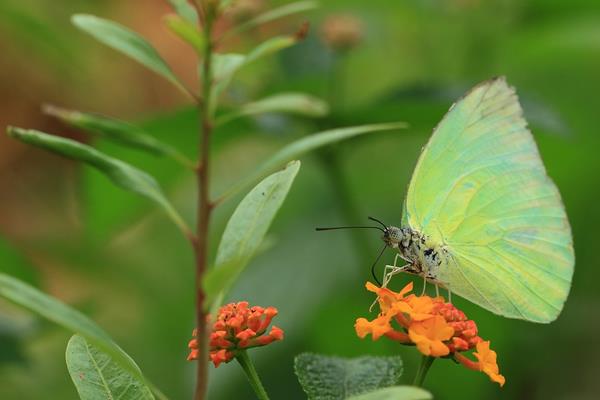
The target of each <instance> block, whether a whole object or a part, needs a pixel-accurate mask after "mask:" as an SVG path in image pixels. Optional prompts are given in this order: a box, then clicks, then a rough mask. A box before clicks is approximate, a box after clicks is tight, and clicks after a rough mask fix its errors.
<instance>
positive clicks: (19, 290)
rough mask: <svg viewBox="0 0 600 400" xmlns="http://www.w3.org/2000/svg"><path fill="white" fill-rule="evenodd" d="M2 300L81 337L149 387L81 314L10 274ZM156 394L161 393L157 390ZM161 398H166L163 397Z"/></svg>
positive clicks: (2, 278) (2, 280) (0, 280)
mask: <svg viewBox="0 0 600 400" xmlns="http://www.w3.org/2000/svg"><path fill="white" fill-rule="evenodd" d="M0 297H4V298H6V299H8V300H10V301H12V302H13V303H16V304H18V305H20V306H22V307H25V308H27V309H29V310H31V311H33V312H35V313H37V314H39V315H40V316H42V317H44V318H46V319H49V320H50V321H52V322H55V323H57V324H58V325H61V326H62V327H64V328H66V329H68V330H70V331H72V332H75V333H78V334H80V335H81V336H83V337H85V338H86V339H87V340H88V341H89V342H90V343H92V344H93V345H95V346H97V347H98V348H99V349H101V350H103V351H104V352H106V353H107V354H108V355H110V356H111V358H112V359H113V360H114V362H115V363H117V364H118V365H120V366H121V367H122V368H123V369H125V370H126V371H128V372H129V373H130V374H131V375H132V376H134V377H135V378H136V379H138V380H140V381H142V382H146V383H147V384H149V383H148V381H147V380H146V379H145V378H144V376H143V375H142V372H141V371H140V369H139V367H138V366H137V364H136V363H135V362H134V361H133V360H132V359H131V357H129V355H128V354H127V353H125V351H123V349H121V348H120V347H119V346H118V345H117V344H116V343H115V342H114V341H113V340H112V339H111V338H110V336H109V335H108V334H107V333H106V332H104V330H103V329H102V328H100V327H99V326H98V325H96V323H95V322H94V321H92V320H91V319H89V318H88V317H86V316H85V315H83V314H82V313H80V312H79V311H77V310H75V309H73V308H71V307H69V306H67V305H66V304H64V303H62V302H60V301H59V300H57V299H55V298H53V297H50V296H48V295H46V294H44V293H42V292H40V291H39V290H37V289H36V288H34V287H32V286H29V285H27V284H26V283H23V282H21V281H19V280H18V279H15V278H13V277H11V276H9V275H6V274H0ZM153 390H155V391H157V389H156V388H154V387H153ZM158 393H160V392H158ZM161 397H162V398H164V397H163V396H162V395H161Z"/></svg>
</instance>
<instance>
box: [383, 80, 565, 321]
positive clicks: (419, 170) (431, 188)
mask: <svg viewBox="0 0 600 400" xmlns="http://www.w3.org/2000/svg"><path fill="white" fill-rule="evenodd" d="M373 220H375V219H373ZM376 221H377V220H376ZM377 222H379V221H377ZM380 223H381V222H380ZM382 225H383V228H378V229H380V230H381V231H382V232H383V241H384V242H385V244H386V247H391V248H394V249H396V250H397V251H398V254H397V256H396V258H397V259H398V258H400V259H402V260H404V262H405V263H406V264H405V265H400V266H398V265H396V262H394V266H388V267H386V272H387V273H386V274H385V277H384V282H383V285H384V286H385V285H386V284H387V283H388V282H389V279H390V278H391V276H392V275H395V274H397V273H400V272H407V273H411V274H415V275H419V276H421V277H423V278H424V280H426V281H429V282H431V283H434V284H436V285H440V286H442V287H445V288H447V289H448V290H449V291H450V292H451V293H453V294H457V295H459V296H461V297H463V298H465V299H467V300H469V301H471V302H473V303H475V304H477V305H479V306H481V307H483V308H485V309H487V310H489V311H491V312H493V313H495V314H498V315H501V316H504V317H508V318H518V319H523V320H527V321H532V322H540V323H547V322H551V321H553V320H555V319H556V318H557V317H558V315H559V314H560V312H561V310H562V308H563V305H564V303H565V301H566V298H567V296H568V293H569V289H570V287H571V278H572V275H573V268H574V263H575V255H574V251H573V240H572V236H571V229H570V226H569V221H568V219H567V215H566V212H565V209H564V206H563V203H562V200H561V197H560V194H559V192H558V189H557V187H556V185H555V184H554V183H553V182H552V180H551V179H550V178H549V177H548V175H547V173H546V170H545V168H544V164H543V163H542V160H541V158H540V154H539V152H538V149H537V146H536V143H535V141H534V139H533V136H532V134H531V132H530V131H529V129H528V128H527V123H526V121H525V119H524V118H523V111H522V109H521V106H520V104H519V100H518V98H517V95H516V92H515V89H514V88H513V87H511V86H509V85H508V84H507V82H506V79H505V78H504V77H499V78H494V79H491V80H488V81H485V82H483V83H480V84H478V85H477V86H475V87H474V88H473V89H471V90H470V91H469V92H468V93H467V94H466V95H465V96H463V97H462V98H461V99H459V100H458V101H457V102H456V103H455V104H454V105H452V107H451V108H450V110H449V111H448V113H447V114H446V115H445V116H444V118H443V119H442V121H441V122H440V123H439V124H438V126H437V127H436V128H435V129H434V131H433V135H432V136H431V138H430V139H429V142H428V143H427V145H426V146H425V147H424V148H423V151H422V153H421V155H420V157H419V160H418V162H417V166H416V168H415V171H414V173H413V175H412V178H411V180H410V184H409V186H408V192H407V196H406V199H405V201H404V206H403V215H402V223H401V226H400V227H395V226H386V225H385V224H382ZM384 249H385V247H384ZM380 255H381V253H380Z"/></svg>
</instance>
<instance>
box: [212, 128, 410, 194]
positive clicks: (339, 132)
mask: <svg viewBox="0 0 600 400" xmlns="http://www.w3.org/2000/svg"><path fill="white" fill-rule="evenodd" d="M407 127H408V125H407V124H406V123H404V122H390V123H385V124H374V125H361V126H354V127H349V128H338V129H332V130H329V131H323V132H319V133H315V134H313V135H310V136H306V137H304V138H302V139H299V140H297V141H295V142H292V143H290V144H288V145H286V146H284V147H283V148H282V149H281V150H279V151H278V152H277V153H275V154H274V155H273V156H271V158H269V159H268V160H267V161H265V162H264V163H262V164H261V165H260V166H259V167H258V168H257V169H256V170H255V171H254V172H253V173H252V174H250V175H249V176H248V177H247V178H245V179H243V180H242V181H241V182H239V183H238V184H236V185H235V186H233V187H232V188H231V189H229V190H228V191H227V192H225V193H224V194H223V195H221V196H220V197H219V198H220V199H226V198H229V197H231V196H233V195H234V194H236V193H238V192H240V191H241V190H243V189H244V188H246V187H248V186H250V185H252V184H253V183H254V182H256V181H258V180H259V179H261V178H262V177H264V176H265V175H267V174H268V173H270V172H272V171H273V170H274V169H276V168H277V167H279V166H280V165H282V164H285V163H286V162H288V161H290V160H293V159H296V158H299V157H300V156H302V155H304V154H306V153H308V152H309V151H312V150H314V149H317V148H319V147H323V146H326V145H328V144H332V143H335V142H338V141H341V140H345V139H350V138H352V137H354V136H358V135H362V134H365V133H372V132H381V131H389V130H394V129H404V128H407Z"/></svg>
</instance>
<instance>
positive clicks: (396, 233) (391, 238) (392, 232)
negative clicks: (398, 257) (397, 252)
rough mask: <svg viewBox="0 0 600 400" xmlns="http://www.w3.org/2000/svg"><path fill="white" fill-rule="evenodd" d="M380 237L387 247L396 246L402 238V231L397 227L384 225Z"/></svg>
mask: <svg viewBox="0 0 600 400" xmlns="http://www.w3.org/2000/svg"><path fill="white" fill-rule="evenodd" d="M381 238H382V239H383V241H384V243H385V244H386V245H387V246H388V247H392V248H398V245H399V244H400V242H401V241H402V239H404V233H403V232H402V229H400V228H398V227H395V226H386V227H385V229H384V230H383V236H382V237H381Z"/></svg>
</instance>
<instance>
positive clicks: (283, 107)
mask: <svg viewBox="0 0 600 400" xmlns="http://www.w3.org/2000/svg"><path fill="white" fill-rule="evenodd" d="M272 112H280V113H290V114H298V115H303V116H307V117H323V116H325V115H327V113H328V112H329V106H328V105H327V103H325V102H324V101H323V100H321V99H319V98H317V97H314V96H310V95H307V94H303V93H279V94H276V95H273V96H269V97H265V98H264V99H260V100H257V101H254V102H251V103H247V104H244V105H243V106H241V107H240V108H239V109H238V110H237V111H234V112H232V113H230V114H226V115H223V116H222V117H220V118H218V119H217V124H218V125H220V124H224V123H226V122H229V121H231V120H233V119H236V118H238V117H241V116H244V115H254V114H264V113H272Z"/></svg>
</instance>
